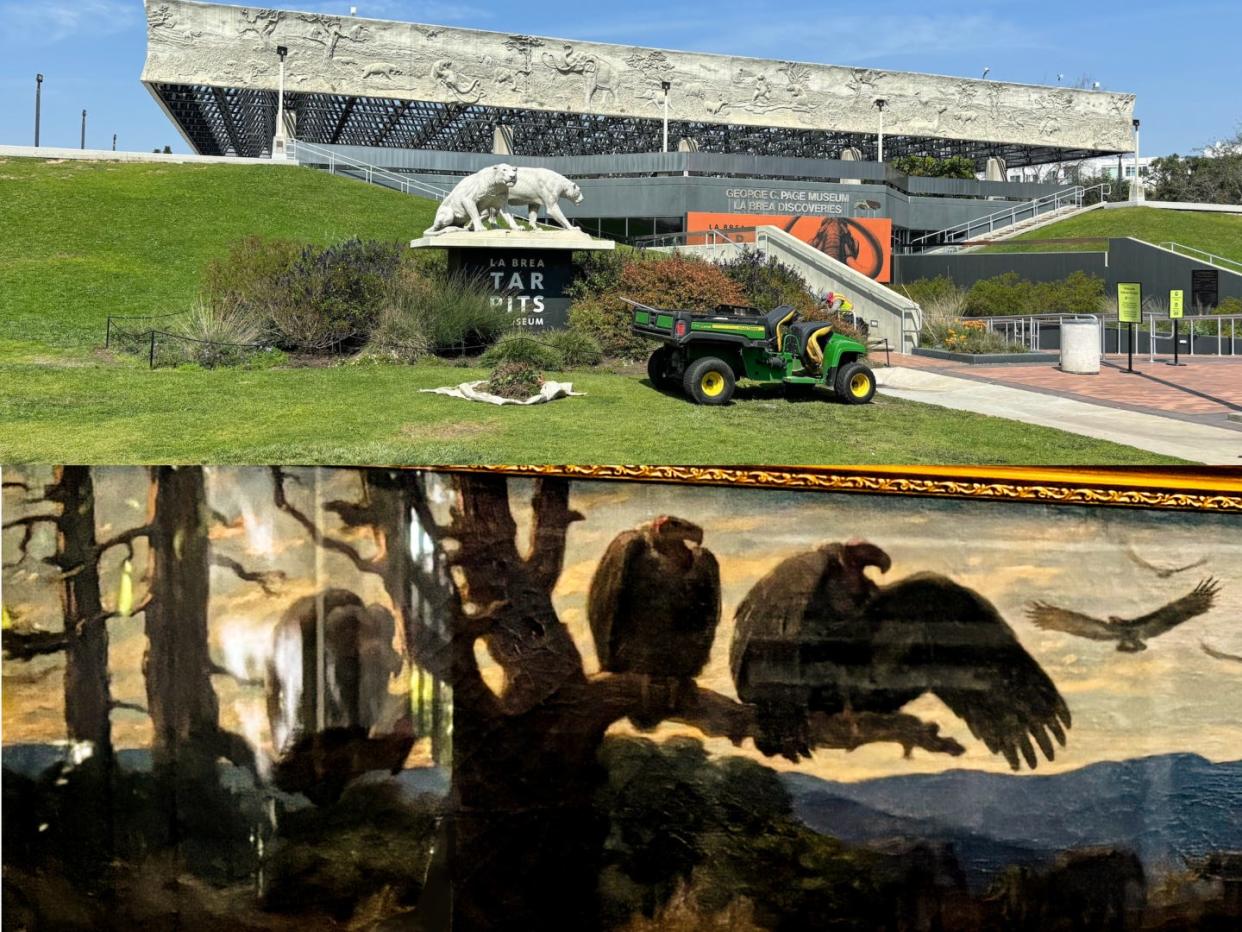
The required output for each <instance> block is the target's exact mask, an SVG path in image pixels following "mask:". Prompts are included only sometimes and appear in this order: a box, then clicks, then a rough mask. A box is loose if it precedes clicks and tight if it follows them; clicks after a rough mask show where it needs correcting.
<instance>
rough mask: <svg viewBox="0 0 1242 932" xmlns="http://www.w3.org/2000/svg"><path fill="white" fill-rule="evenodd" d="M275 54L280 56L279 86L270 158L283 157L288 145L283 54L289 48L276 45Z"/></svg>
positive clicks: (285, 53) (286, 53) (284, 54)
mask: <svg viewBox="0 0 1242 932" xmlns="http://www.w3.org/2000/svg"><path fill="white" fill-rule="evenodd" d="M276 54H277V55H279V56H280V88H279V90H278V91H277V92H276V135H275V136H273V137H272V158H274V159H283V158H285V156H286V152H285V147H286V146H287V145H288V139H286V138H285V56H286V55H288V54H289V49H288V48H287V47H286V46H283V45H278V46H276Z"/></svg>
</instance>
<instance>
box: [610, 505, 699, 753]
mask: <svg viewBox="0 0 1242 932" xmlns="http://www.w3.org/2000/svg"><path fill="white" fill-rule="evenodd" d="M702 543H703V529H702V528H701V527H699V526H698V525H697V524H693V523H692V522H690V521H687V520H685V519H684V518H678V517H674V516H671V515H661V516H660V517H658V518H656V519H655V520H653V521H650V522H648V523H646V524H642V525H639V526H638V527H637V528H635V529H634V530H630V531H624V532H622V533H621V534H618V535H617V537H616V538H615V539H614V540H613V541H612V543H611V544H609V545H608V549H607V550H606V551H604V556H603V558H602V559H601V560H600V562H599V566H598V567H596V569H595V575H594V576H593V577H592V579H591V587H590V591H589V593H588V595H587V619H588V621H589V622H590V625H591V634H592V636H593V637H594V639H595V651H596V653H597V654H598V655H599V663H600V667H601V668H602V669H603V670H605V671H607V672H609V673H640V674H643V675H644V676H646V677H647V678H648V679H647V681H646V682H645V683H644V689H643V694H644V699H645V700H648V695H647V693H648V687H649V685H650V680H652V679H655V678H659V679H663V680H671V681H672V682H670V683H669V684H668V685H669V686H670V688H671V690H672V693H671V694H672V695H673V696H674V697H675V696H676V693H677V690H678V689H679V688H680V686H681V684H683V683H686V682H687V681H692V680H693V679H694V678H695V677H696V676H698V675H699V673H700V672H701V671H702V669H703V666H704V665H705V664H706V663H707V658H708V655H709V654H710V653H711V649H712V641H713V640H714V639H715V637H716V627H717V626H718V625H719V624H720V568H719V566H718V565H717V563H716V558H715V556H714V555H713V554H712V552H711V551H710V550H708V549H707V548H705V547H703V546H702ZM662 717H663V715H662V714H661V711H660V710H659V709H654V708H653V709H646V710H644V711H641V712H639V713H638V714H636V715H635V716H633V717H631V721H632V722H633V723H634V724H635V725H636V726H637V727H639V728H643V729H648V728H654V727H655V726H656V725H658V724H659V723H660V720H661V719H662Z"/></svg>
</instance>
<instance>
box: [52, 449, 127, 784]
mask: <svg viewBox="0 0 1242 932" xmlns="http://www.w3.org/2000/svg"><path fill="white" fill-rule="evenodd" d="M48 497H49V498H52V499H53V500H55V501H57V502H59V503H60V506H61V513H60V515H59V516H58V517H57V519H56V558H55V559H56V565H57V566H59V567H61V569H62V570H63V571H64V573H65V578H64V580H63V581H62V582H61V591H60V597H61V605H62V607H63V609H64V619H65V727H66V730H67V732H68V737H69V740H70V741H87V742H90V743H91V745H92V746H93V747H94V753H95V755H97V756H98V757H100V759H102V760H107V759H108V758H110V757H111V756H112V724H111V721H110V719H109V715H110V713H111V711H112V697H111V695H110V693H109V691H108V626H107V623H106V622H105V621H104V618H103V606H102V604H101V601H100V596H99V566H98V563H97V562H96V554H95V486H94V482H93V481H92V480H91V471H90V467H88V466H58V467H56V473H55V484H54V486H53V488H52V489H49V491H48Z"/></svg>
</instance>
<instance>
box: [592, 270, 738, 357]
mask: <svg viewBox="0 0 1242 932" xmlns="http://www.w3.org/2000/svg"><path fill="white" fill-rule="evenodd" d="M622 262H623V264H622V267H621V271H620V274H619V275H618V276H617V279H616V282H615V285H614V284H611V280H610V278H609V276H608V275H605V274H602V273H601V274H598V275H596V278H595V280H596V284H597V285H598V286H599V287H600V288H601V290H599V291H593V290H590V289H587V288H585V287H583V288H580V289H577V290H576V292H575V301H574V303H573V305H572V306H571V308H570V311H569V321H570V324H571V326H572V327H573V328H574V329H576V330H579V331H582V332H585V333H587V334H589V335H590V336H591V337H593V338H594V339H595V340H596V341H597V342H598V343H599V345H600V348H601V349H602V350H603V351H604V353H606V354H607V355H609V356H621V357H625V358H629V359H636V358H640V357H642V356H646V355H647V353H648V352H649V351H650V349H651V346H650V344H649V343H648V342H647V341H646V340H644V339H643V338H642V337H638V336H635V335H634V334H633V333H631V332H630V320H631V308H630V306H629V305H628V304H626V303H625V302H624V301H622V300H621V299H622V298H623V297H625V298H629V299H630V300H632V301H638V302H640V303H642V304H649V305H651V306H652V307H665V308H676V309H679V310H690V311H708V310H712V309H714V308H715V307H716V306H717V305H720V304H744V303H745V301H746V293H745V291H744V290H743V289H742V286H741V285H739V284H738V283H737V282H735V281H733V279H731V278H729V276H727V275H726V274H725V273H724V272H723V271H722V270H721V269H720V268H719V267H717V266H715V265H713V264H712V263H710V262H704V261H702V260H700V259H692V258H689V257H687V256H679V255H674V256H669V257H664V256H661V257H660V258H658V259H657V258H652V257H648V256H633V255H632V254H631V255H629V256H626V257H625V258H624V259H623V260H622ZM580 284H584V283H580Z"/></svg>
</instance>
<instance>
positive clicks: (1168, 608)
mask: <svg viewBox="0 0 1242 932" xmlns="http://www.w3.org/2000/svg"><path fill="white" fill-rule="evenodd" d="M1219 591H1220V584H1219V583H1218V582H1217V581H1216V580H1215V579H1213V578H1212V577H1211V576H1209V577H1208V578H1207V579H1205V580H1203V581H1202V582H1201V583H1199V585H1197V586H1195V588H1194V589H1193V590H1191V591H1190V592H1188V593H1187V594H1186V595H1184V596H1182V597H1181V598H1180V599H1175V600H1174V601H1172V602H1170V603H1169V604H1168V605H1163V606H1161V607H1160V608H1158V609H1156V610H1155V611H1154V612H1148V613H1147V614H1146V615H1142V616H1140V617H1139V618H1119V617H1118V616H1116V615H1109V616H1108V619H1107V620H1105V619H1102V618H1093V617H1092V616H1090V615H1084V614H1082V613H1081V612H1074V611H1070V610H1069V609H1067V608H1060V607H1059V606H1056V605H1049V604H1048V603H1047V602H1035V603H1032V605H1031V606H1030V607H1029V608H1028V609H1027V614H1028V615H1030V618H1031V621H1033V622H1034V623H1035V626H1036V627H1038V628H1043V629H1044V630H1045V631H1063V632H1065V633H1066V634H1073V635H1075V636H1076V637H1080V638H1089V639H1091V640H1093V641H1116V642H1117V650H1119V651H1125V652H1126V653H1137V652H1138V651H1141V650H1147V644H1146V643H1145V642H1146V641H1148V640H1150V639H1152V638H1154V637H1156V636H1158V635H1161V634H1164V633H1165V632H1166V631H1172V630H1173V629H1174V628H1176V627H1177V626H1178V625H1180V624H1182V623H1183V622H1187V621H1190V619H1192V618H1194V617H1195V616H1196V615H1202V614H1203V613H1204V612H1206V611H1208V610H1209V609H1210V608H1211V607H1212V603H1213V602H1214V601H1215V600H1216V593H1217V592H1219Z"/></svg>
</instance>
